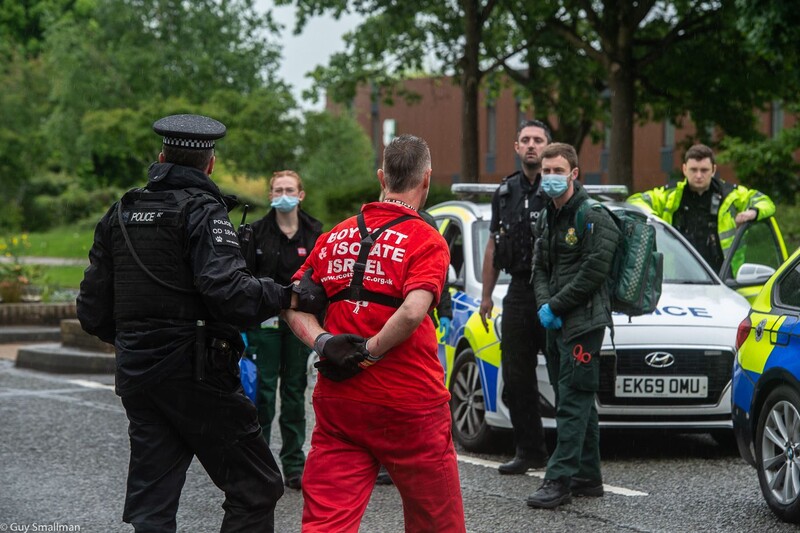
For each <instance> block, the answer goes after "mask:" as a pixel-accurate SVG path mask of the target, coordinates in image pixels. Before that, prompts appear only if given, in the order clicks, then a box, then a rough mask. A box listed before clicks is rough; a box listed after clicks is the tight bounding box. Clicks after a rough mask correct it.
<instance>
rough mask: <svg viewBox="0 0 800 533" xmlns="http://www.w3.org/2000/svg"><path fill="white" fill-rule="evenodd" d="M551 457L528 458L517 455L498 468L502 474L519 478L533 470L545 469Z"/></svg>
mask: <svg viewBox="0 0 800 533" xmlns="http://www.w3.org/2000/svg"><path fill="white" fill-rule="evenodd" d="M548 459H549V457H538V458H537V457H526V456H523V455H519V454H517V455H516V456H515V457H514V458H513V459H512V460H510V461H509V462H507V463H503V464H501V465H500V466H498V467H497V471H498V472H500V473H501V474H505V475H509V476H519V475H522V474H524V473H525V472H527V471H528V470H530V469H531V468H544V467H546V466H547V461H548Z"/></svg>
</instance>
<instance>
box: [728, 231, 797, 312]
mask: <svg viewBox="0 0 800 533" xmlns="http://www.w3.org/2000/svg"><path fill="white" fill-rule="evenodd" d="M787 257H788V254H787V252H786V244H784V242H783V235H781V230H780V228H779V227H778V221H777V220H775V217H769V218H765V219H764V220H759V221H754V222H747V223H746V224H743V225H741V226H739V228H738V229H737V230H736V236H735V237H734V239H733V244H732V245H731V247H730V248H729V249H728V253H727V255H726V256H725V261H724V262H723V263H722V267H721V268H720V271H719V277H720V278H721V279H722V281H724V282H725V284H726V285H727V286H728V287H731V288H732V289H735V290H736V292H738V293H739V294H741V295H742V296H744V297H745V298H747V300H748V301H749V302H751V303H752V301H753V299H754V298H755V297H756V296H757V295H758V293H759V292H761V287H763V286H764V283H766V282H767V280H768V279H769V278H770V276H771V275H772V274H773V273H774V272H775V270H776V269H777V268H778V267H779V266H780V265H781V264H783V262H784V261H786V258H787Z"/></svg>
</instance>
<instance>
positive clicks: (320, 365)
mask: <svg viewBox="0 0 800 533" xmlns="http://www.w3.org/2000/svg"><path fill="white" fill-rule="evenodd" d="M314 368H316V369H317V370H319V373H320V374H322V375H323V376H325V377H326V378H328V379H329V380H331V381H344V380H346V379H348V378H352V377H353V376H355V375H356V374H360V373H361V371H362V370H361V367H360V366H356V367H355V368H344V367H341V366H336V364H335V363H333V362H332V361H331V360H330V359H323V360H321V361H317V362H316V363H314Z"/></svg>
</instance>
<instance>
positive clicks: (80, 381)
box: [66, 379, 114, 390]
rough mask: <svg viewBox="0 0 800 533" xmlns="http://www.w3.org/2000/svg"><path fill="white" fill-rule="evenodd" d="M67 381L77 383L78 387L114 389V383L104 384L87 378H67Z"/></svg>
mask: <svg viewBox="0 0 800 533" xmlns="http://www.w3.org/2000/svg"><path fill="white" fill-rule="evenodd" d="M66 381H67V383H72V384H73V385H78V386H79V387H86V388H87V389H105V390H114V385H106V384H105V383H100V382H97V381H89V380H87V379H68V380H66Z"/></svg>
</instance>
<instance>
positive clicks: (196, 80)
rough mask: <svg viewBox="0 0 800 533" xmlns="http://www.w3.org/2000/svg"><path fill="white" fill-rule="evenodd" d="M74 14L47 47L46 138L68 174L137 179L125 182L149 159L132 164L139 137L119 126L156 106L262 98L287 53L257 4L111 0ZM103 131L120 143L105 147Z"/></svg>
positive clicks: (54, 30)
mask: <svg viewBox="0 0 800 533" xmlns="http://www.w3.org/2000/svg"><path fill="white" fill-rule="evenodd" d="M70 15H71V16H70ZM70 15H67V16H64V17H62V18H61V19H60V20H58V21H57V22H56V23H55V24H54V25H53V26H52V27H50V28H48V30H47V34H46V35H47V40H46V47H45V51H46V52H45V54H46V58H47V60H48V67H49V69H50V71H51V73H52V76H53V83H52V84H51V99H52V101H53V106H54V108H53V111H52V113H51V114H50V117H49V120H48V123H47V126H46V131H47V134H48V141H49V142H50V143H51V146H52V147H53V149H54V154H53V156H54V160H55V161H57V163H58V164H59V165H62V167H63V168H65V169H66V170H68V171H71V172H78V173H80V174H83V175H88V176H94V175H99V176H101V180H102V179H106V178H108V177H109V176H105V177H104V176H103V173H104V172H105V173H107V174H112V173H113V175H114V179H122V180H126V179H130V177H127V178H126V177H123V176H120V173H127V174H130V172H132V169H133V168H135V167H136V165H135V162H136V159H137V158H138V157H141V156H138V155H133V156H127V157H125V156H123V155H122V152H121V147H122V146H123V144H124V142H123V141H124V140H125V139H126V137H130V135H126V134H125V133H126V132H127V133H131V132H130V131H129V128H128V127H127V126H126V125H125V124H120V123H119V119H120V118H121V117H123V116H124V117H128V118H130V112H133V113H136V112H143V111H145V110H147V109H152V107H153V106H152V105H150V104H149V102H151V101H154V100H162V101H163V100H167V99H170V98H176V97H179V98H180V99H181V100H182V101H183V102H185V103H186V104H188V105H186V106H185V107H188V108H189V111H191V112H198V109H199V108H201V107H203V106H204V104H205V102H208V101H210V100H213V99H214V96H215V94H216V93H217V92H219V91H228V92H229V93H228V94H230V93H236V94H238V95H242V96H245V95H252V94H254V93H256V92H257V91H262V90H264V88H265V87H266V86H267V85H268V84H272V83H274V72H275V68H276V67H277V61H278V58H279V50H278V48H277V47H276V45H274V44H270V43H269V42H268V41H267V40H266V38H265V36H266V35H268V34H270V33H269V30H270V29H274V24H273V23H272V21H271V19H270V17H269V16H266V15H259V14H258V13H257V12H256V11H255V9H254V7H253V0H229V1H226V2H217V1H214V0H197V1H194V2H184V1H180V0H105V1H102V2H97V3H95V4H87V6H86V9H85V11H84V12H74V13H71V14H70ZM156 107H159V108H163V106H160V105H156ZM181 107H184V106H181ZM126 110H127V111H126ZM103 112H109V113H110V115H109V116H107V117H102V113H103ZM167 112H168V113H169V112H177V111H172V110H168V111H167ZM87 116H88V118H87ZM85 119H86V120H87V121H88V122H84V120H85ZM153 119H154V116H153V115H149V116H145V117H143V119H142V121H147V120H149V121H152V120H153ZM84 124H85V125H86V126H92V127H93V129H90V131H88V132H84V131H83V130H82V126H83V125H84ZM112 124H115V125H116V126H115V128H116V129H115V130H113V129H112V130H109V129H108V128H110V127H111V125H112ZM103 131H106V132H109V133H112V134H113V135H114V136H115V138H114V139H112V140H110V141H108V142H102V143H98V141H99V140H100V138H99V137H98V135H96V133H99V132H103ZM103 149H108V150H110V152H105V153H100V152H98V150H103ZM109 165H110V166H111V167H112V168H111V171H110V172H109V171H104V170H102V168H100V167H102V166H109Z"/></svg>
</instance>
